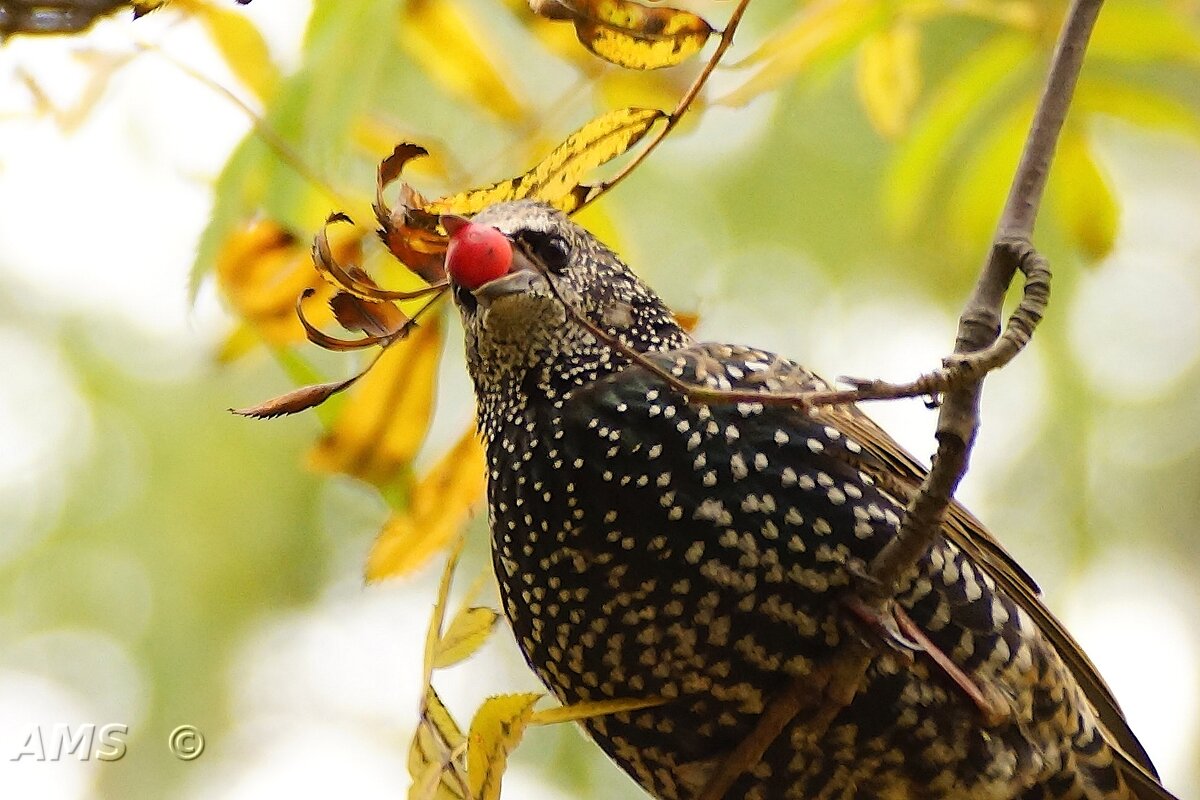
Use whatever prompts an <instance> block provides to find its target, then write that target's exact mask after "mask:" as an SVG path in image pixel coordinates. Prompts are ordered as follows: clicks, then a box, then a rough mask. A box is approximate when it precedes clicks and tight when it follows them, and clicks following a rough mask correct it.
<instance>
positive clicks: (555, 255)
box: [518, 231, 571, 274]
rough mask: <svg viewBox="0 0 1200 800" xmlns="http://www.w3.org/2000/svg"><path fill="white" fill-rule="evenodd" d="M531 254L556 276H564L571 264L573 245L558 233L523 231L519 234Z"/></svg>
mask: <svg viewBox="0 0 1200 800" xmlns="http://www.w3.org/2000/svg"><path fill="white" fill-rule="evenodd" d="M518 236H519V238H520V240H521V241H522V242H523V243H524V244H525V245H526V247H527V248H528V250H529V254H530V255H532V256H533V257H534V258H536V259H537V260H538V261H540V262H541V263H542V264H543V265H545V267H546V269H548V270H550V271H551V272H553V273H555V274H562V273H563V272H564V271H566V269H567V265H568V264H570V263H571V245H569V244H568V243H567V240H566V239H564V238H563V237H562V236H559V235H558V234H557V233H545V232H543V231H523V232H522V233H520V234H518Z"/></svg>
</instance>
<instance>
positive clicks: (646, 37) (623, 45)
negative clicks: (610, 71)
mask: <svg viewBox="0 0 1200 800" xmlns="http://www.w3.org/2000/svg"><path fill="white" fill-rule="evenodd" d="M567 5H568V6H569V9H570V11H571V12H573V14H574V17H575V35H576V36H578V37H579V41H580V43H581V44H583V46H584V47H586V48H587V49H588V50H590V51H592V52H593V53H595V54H596V55H598V56H599V57H600V58H603V59H604V60H605V61H610V62H612V63H613V64H616V65H618V66H622V67H626V68H628V69H659V68H662V67H672V66H675V65H676V64H679V63H681V62H683V61H685V60H686V59H688V58H690V57H691V56H693V55H695V54H696V53H698V52H699V51H700V48H702V47H704V44H705V42H707V41H708V37H709V36H711V35H712V32H713V29H712V28H711V27H710V26H709V24H708V23H707V22H705V21H704V20H703V19H701V18H700V17H698V16H696V15H695V14H691V13H689V12H687V11H680V10H679V9H675V8H667V7H665V6H654V7H649V6H643V5H641V4H640V3H635V2H631V0H571V2H570V3H568V4H567Z"/></svg>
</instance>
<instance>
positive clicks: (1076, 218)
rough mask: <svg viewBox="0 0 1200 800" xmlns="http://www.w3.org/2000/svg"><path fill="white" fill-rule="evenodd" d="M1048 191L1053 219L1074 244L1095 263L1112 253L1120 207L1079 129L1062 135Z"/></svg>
mask: <svg viewBox="0 0 1200 800" xmlns="http://www.w3.org/2000/svg"><path fill="white" fill-rule="evenodd" d="M1049 188H1050V197H1051V202H1053V204H1054V210H1055V212H1056V216H1058V217H1059V218H1060V219H1061V220H1062V222H1063V226H1064V227H1065V228H1066V230H1067V232H1068V233H1069V234H1070V236H1071V239H1072V240H1073V242H1074V243H1075V245H1076V246H1077V247H1079V249H1080V250H1081V251H1082V252H1083V253H1084V254H1085V255H1086V256H1087V257H1088V258H1090V259H1092V260H1094V261H1098V260H1100V259H1102V258H1104V257H1105V256H1107V255H1108V254H1109V253H1110V252H1112V248H1113V244H1114V242H1115V241H1116V237H1117V223H1118V221H1119V218H1120V208H1119V207H1118V206H1117V200H1116V198H1115V197H1114V196H1113V191H1112V185H1111V184H1110V183H1109V181H1108V179H1107V178H1106V177H1105V175H1104V174H1103V172H1102V171H1101V170H1100V167H1099V165H1098V164H1097V163H1096V160H1095V159H1094V158H1093V157H1092V153H1091V149H1090V148H1089V147H1088V143H1087V141H1086V139H1085V138H1084V136H1083V135H1082V133H1080V132H1079V130H1078V129H1068V130H1067V131H1065V132H1064V135H1063V138H1062V141H1061V142H1060V143H1059V145H1058V152H1057V154H1056V155H1055V157H1054V171H1053V172H1052V173H1051V180H1050V187H1049Z"/></svg>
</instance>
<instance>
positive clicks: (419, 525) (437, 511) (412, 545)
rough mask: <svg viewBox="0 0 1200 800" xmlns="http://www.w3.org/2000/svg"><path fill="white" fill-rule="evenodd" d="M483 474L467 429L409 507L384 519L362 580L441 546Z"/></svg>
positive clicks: (407, 565)
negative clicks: (385, 521) (384, 522)
mask: <svg viewBox="0 0 1200 800" xmlns="http://www.w3.org/2000/svg"><path fill="white" fill-rule="evenodd" d="M372 371H373V370H372ZM486 475H487V472H486V466H485V462H484V457H483V445H482V444H481V443H480V442H479V437H478V436H477V435H476V434H475V431H474V430H469V431H467V432H466V433H465V434H463V436H462V438H460V439H459V440H458V443H457V444H455V445H454V447H453V448H451V449H450V451H449V452H447V453H446V454H445V455H444V456H442V458H441V460H439V461H438V463H437V464H435V465H434V466H433V468H432V469H430V470H429V472H428V473H427V474H426V475H425V477H423V478H422V479H421V481H420V482H419V483H418V484H417V485H416V486H415V487H414V489H413V491H412V494H411V496H410V502H409V506H408V508H407V509H405V510H404V511H398V512H396V513H395V514H394V515H393V516H392V518H391V519H389V520H388V521H387V523H386V524H385V525H384V527H383V530H382V531H381V532H380V534H379V538H377V539H376V540H375V544H374V545H372V547H371V553H370V555H369V556H367V566H366V576H367V580H369V581H378V580H382V579H384V578H393V577H399V576H401V575H405V574H407V573H409V572H412V571H413V570H415V569H417V568H419V567H421V566H422V565H424V564H425V562H426V561H427V560H428V559H429V558H431V557H432V556H433V555H434V554H435V553H437V552H438V551H440V550H441V549H442V548H444V547H445V546H446V545H447V543H448V542H449V541H450V539H451V538H452V537H453V536H454V534H455V533H456V532H457V531H458V530H459V529H460V528H461V527H462V525H463V523H464V522H465V521H466V519H467V516H468V514H469V513H470V510H471V506H472V505H473V504H475V503H476V502H478V501H479V500H480V498H482V497H483V489H484V485H485V483H486Z"/></svg>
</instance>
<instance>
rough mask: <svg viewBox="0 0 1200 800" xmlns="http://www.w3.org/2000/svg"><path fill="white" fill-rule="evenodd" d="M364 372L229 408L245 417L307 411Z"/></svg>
mask: <svg viewBox="0 0 1200 800" xmlns="http://www.w3.org/2000/svg"><path fill="white" fill-rule="evenodd" d="M363 374H364V373H362V372H360V373H358V374H357V375H355V376H354V377H352V378H347V379H346V380H344V381H334V382H332V383H318V384H315V385H313V386H301V387H300V388H299V389H293V390H292V391H290V392H288V393H287V394H282V395H280V396H279V397H275V398H272V399H271V400H268V401H266V402H265V403H259V404H258V405H256V406H250V407H249V408H231V409H229V410H230V411H232V412H233V413H234V414H238V415H240V416H243V417H253V418H254V419H271V418H273V417H282V416H285V415H287V414H295V413H297V412H299V411H307V410H308V409H310V408H313V407H315V406H319V405H321V403H324V402H325V401H326V400H328V399H329V398H330V397H333V396H334V395H335V394H337V393H338V392H340V391H342V390H343V389H347V388H349V387H350V386H352V385H353V384H354V382H355V381H357V380H358V379H359V378H361V377H362V376H363Z"/></svg>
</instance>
